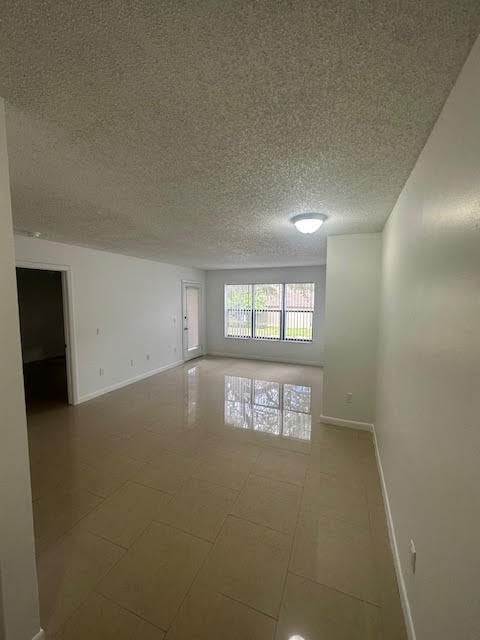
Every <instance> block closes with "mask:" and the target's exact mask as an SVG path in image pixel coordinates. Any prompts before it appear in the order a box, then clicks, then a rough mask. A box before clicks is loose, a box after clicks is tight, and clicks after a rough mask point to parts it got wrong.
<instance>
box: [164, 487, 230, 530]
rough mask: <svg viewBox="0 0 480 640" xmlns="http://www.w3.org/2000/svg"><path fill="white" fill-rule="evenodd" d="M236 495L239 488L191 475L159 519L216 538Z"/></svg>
mask: <svg viewBox="0 0 480 640" xmlns="http://www.w3.org/2000/svg"><path fill="white" fill-rule="evenodd" d="M236 497H237V492H236V491H232V490H231V489H227V488H226V487H221V486H219V485H215V484H212V483H211V482H206V481H205V480H198V479H197V478H190V479H189V480H187V482H186V483H185V484H184V486H183V487H182V489H181V490H180V491H179V493H178V494H177V495H176V496H175V497H174V498H172V500H171V501H170V503H169V504H168V506H167V507H166V508H165V509H163V510H162V512H161V514H160V515H159V516H158V517H157V519H158V520H160V521H162V522H165V523H166V524H170V525H172V526H173V527H177V528H178V529H182V530H183V531H186V532H187V533H191V534H192V535H195V536H198V537H200V538H205V539H206V540H209V541H212V542H213V541H214V540H215V538H216V537H217V535H218V532H219V531H220V528H221V527H222V524H223V522H224V521H225V518H226V517H227V515H228V513H229V511H230V509H231V508H232V506H233V504H234V502H235V499H236Z"/></svg>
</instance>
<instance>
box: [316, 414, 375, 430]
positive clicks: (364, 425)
mask: <svg viewBox="0 0 480 640" xmlns="http://www.w3.org/2000/svg"><path fill="white" fill-rule="evenodd" d="M320 422H325V423H326V424H333V425H335V426H337V427H348V428H349V429H361V430H362V431H370V432H371V433H373V431H374V429H373V424H371V423H370V422H357V421H356V420H345V419H344V418H334V417H332V416H320Z"/></svg>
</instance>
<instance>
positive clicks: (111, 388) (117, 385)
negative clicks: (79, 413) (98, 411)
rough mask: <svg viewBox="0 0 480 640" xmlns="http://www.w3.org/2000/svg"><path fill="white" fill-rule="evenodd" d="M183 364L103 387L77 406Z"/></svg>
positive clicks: (180, 362) (165, 367) (85, 396)
mask: <svg viewBox="0 0 480 640" xmlns="http://www.w3.org/2000/svg"><path fill="white" fill-rule="evenodd" d="M181 364H183V360H177V361H176V362H171V363H170V364H166V365H164V366H163V367H159V368H158V369H152V370H151V371H146V372H145V373H141V374H140V375H138V376H134V377H133V378H128V379H127V380H122V382H116V383H115V384H111V385H109V386H108V387H102V389H98V391H92V392H91V393H86V394H85V395H83V396H80V397H79V398H78V400H77V403H76V404H81V403H82V402H87V401H88V400H93V398H98V396H103V395H104V394H105V393H110V391H116V390H117V389H121V388H122V387H126V386H128V385H129V384H133V383H134V382H139V381H140V380H144V379H145V378H149V377H150V376H154V375H156V374H157V373H162V371H167V370H168V369H173V368H174V367H178V366H179V365H181Z"/></svg>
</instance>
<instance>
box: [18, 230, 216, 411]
mask: <svg viewBox="0 0 480 640" xmlns="http://www.w3.org/2000/svg"><path fill="white" fill-rule="evenodd" d="M15 256H16V260H17V263H21V264H22V265H23V266H25V265H26V263H27V262H29V263H31V262H34V263H49V264H55V265H59V264H60V265H66V266H68V267H70V269H71V283H72V287H71V298H72V302H73V314H72V315H73V323H74V331H75V345H74V348H75V356H76V357H75V361H76V369H77V376H76V383H77V387H78V389H77V392H78V397H79V399H80V400H85V399H88V398H90V397H93V396H95V395H97V394H98V393H101V392H102V391H106V390H109V389H110V388H111V387H114V386H116V385H121V384H122V383H124V382H126V381H128V380H132V379H135V378H138V377H139V376H142V375H147V374H148V373H149V372H153V371H156V370H158V369H161V368H162V367H167V366H168V365H171V364H172V363H175V362H179V361H181V360H182V357H183V356H182V333H183V330H182V327H183V324H182V279H183V280H192V281H196V282H200V283H202V284H203V285H204V283H205V272H204V271H201V270H197V269H191V268H188V267H179V266H175V265H169V264H163V263H159V262H152V261H149V260H141V259H138V258H132V257H128V256H123V255H119V254H113V253H107V252H104V251H95V250H92V249H86V248H84V247H77V246H73V245H66V244H59V243H56V242H49V241H46V240H42V239H36V238H28V237H25V236H16V237H15ZM97 329H98V330H99V333H98V335H97ZM202 342H203V344H205V336H204V335H203V336H202ZM147 354H149V355H150V360H147ZM131 360H133V361H134V366H133V367H132V366H131V364H130V361H131ZM100 369H103V370H104V375H102V376H100V373H99V372H100Z"/></svg>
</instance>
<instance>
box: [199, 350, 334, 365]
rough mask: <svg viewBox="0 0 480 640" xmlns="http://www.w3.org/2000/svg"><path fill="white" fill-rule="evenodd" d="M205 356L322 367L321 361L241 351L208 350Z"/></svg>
mask: <svg viewBox="0 0 480 640" xmlns="http://www.w3.org/2000/svg"><path fill="white" fill-rule="evenodd" d="M206 355H207V356H213V357H216V358H236V359H239V360H261V361H262V362H275V363H280V364H300V365H304V366H307V367H320V368H322V367H323V363H318V364H316V363H315V362H308V361H307V360H290V359H288V360H287V359H286V358H275V357H273V356H272V357H269V358H266V357H264V356H251V355H247V354H243V353H224V352H223V351H209V352H208V353H207V354H206Z"/></svg>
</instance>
